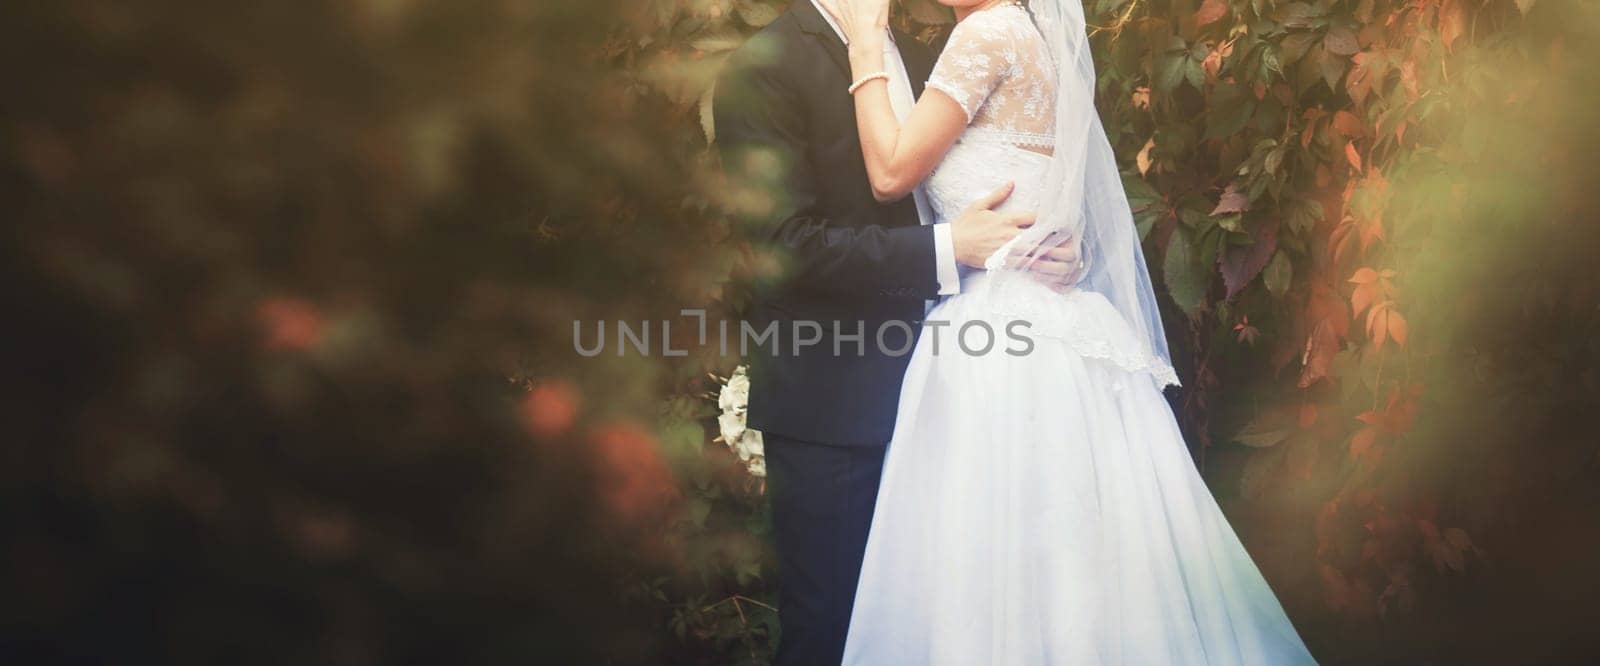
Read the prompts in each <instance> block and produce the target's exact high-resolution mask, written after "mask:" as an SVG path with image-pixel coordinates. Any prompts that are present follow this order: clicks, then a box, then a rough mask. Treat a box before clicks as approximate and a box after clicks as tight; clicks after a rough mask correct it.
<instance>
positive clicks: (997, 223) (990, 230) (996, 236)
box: [950, 183, 1033, 268]
mask: <svg viewBox="0 0 1600 666" xmlns="http://www.w3.org/2000/svg"><path fill="white" fill-rule="evenodd" d="M1014 189H1016V184H1014V183H1006V184H1005V185H1002V186H1000V188H999V189H996V190H995V191H993V192H990V193H989V194H986V195H984V196H983V197H982V198H980V199H978V200H977V201H975V202H973V203H972V205H971V206H968V207H967V209H966V210H964V211H961V216H960V217H957V218H956V220H955V221H954V222H951V223H950V240H951V244H952V245H954V246H955V253H956V262H958V263H960V264H963V265H966V266H971V267H973V268H983V262H985V261H987V260H988V259H989V255H992V254H994V253H995V251H997V250H999V249H1000V247H1001V246H1003V245H1005V244H1006V243H1007V242H1009V241H1010V240H1011V239H1012V238H1014V237H1016V235H1017V234H1019V233H1022V230H1023V229H1026V228H1028V227H1029V226H1031V225H1032V224H1033V212H1032V211H1029V212H1025V213H999V212H995V210H994V208H995V206H999V205H1000V203H1001V202H1003V201H1005V200H1006V197H1009V196H1011V191H1012V190H1014Z"/></svg>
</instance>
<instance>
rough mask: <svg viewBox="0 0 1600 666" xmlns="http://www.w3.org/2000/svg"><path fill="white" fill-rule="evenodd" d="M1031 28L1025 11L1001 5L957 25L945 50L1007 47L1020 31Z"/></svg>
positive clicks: (952, 30)
mask: <svg viewBox="0 0 1600 666" xmlns="http://www.w3.org/2000/svg"><path fill="white" fill-rule="evenodd" d="M1032 25H1033V24H1032V19H1030V18H1029V17H1028V10H1026V9H1023V8H1022V7H1020V6H1018V5H1012V4H1004V5H999V6H996V7H991V8H989V9H983V10H980V11H976V12H973V13H972V14H971V15H970V16H967V17H966V18H964V19H962V20H961V21H959V22H957V23H956V25H955V27H954V28H952V29H951V31H950V38H949V39H948V40H947V41H946V48H949V47H952V46H961V45H965V46H967V47H969V48H970V47H973V46H979V45H990V46H998V45H1003V44H1007V43H1010V42H1011V41H1013V40H1014V39H1015V38H1016V37H1017V35H1018V34H1019V31H1022V30H1026V29H1029V28H1031V26H1032Z"/></svg>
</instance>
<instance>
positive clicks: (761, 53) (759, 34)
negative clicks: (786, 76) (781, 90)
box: [723, 11, 804, 74]
mask: <svg viewBox="0 0 1600 666" xmlns="http://www.w3.org/2000/svg"><path fill="white" fill-rule="evenodd" d="M803 36H804V34H803V33H802V31H801V30H800V24H799V20H798V19H797V18H796V17H795V15H794V12H793V11H787V12H784V13H782V14H779V15H778V18H776V19H773V20H772V22H771V23H768V24H767V25H765V26H763V27H762V28H761V29H760V30H757V31H756V32H755V34H753V35H750V37H749V38H748V39H746V40H745V41H744V43H743V44H740V45H739V46H738V47H737V48H735V49H734V50H733V52H732V53H730V54H729V55H728V60H727V62H726V63H725V64H724V65H723V69H724V70H725V71H743V72H756V73H766V74H772V73H776V72H777V71H779V70H781V69H782V68H783V66H784V63H785V62H786V60H788V59H787V58H785V57H784V56H785V55H789V54H792V53H793V52H794V50H795V49H797V48H799V47H800V46H801V43H800V40H801V38H802V37H803Z"/></svg>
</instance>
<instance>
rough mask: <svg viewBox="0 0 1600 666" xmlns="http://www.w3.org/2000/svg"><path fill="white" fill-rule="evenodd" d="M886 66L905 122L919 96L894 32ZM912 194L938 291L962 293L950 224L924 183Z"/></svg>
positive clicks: (827, 16) (823, 10)
mask: <svg viewBox="0 0 1600 666" xmlns="http://www.w3.org/2000/svg"><path fill="white" fill-rule="evenodd" d="M811 4H812V5H813V6H815V7H816V8H817V12H818V13H820V14H822V19H823V20H825V21H827V22H828V26H829V27H831V28H833V33H834V34H835V35H838V36H839V41H841V42H844V43H845V45H847V46H848V45H849V44H850V39H849V38H848V37H845V35H844V31H843V30H841V29H840V28H839V23H838V22H837V21H835V20H834V19H833V13H832V12H830V11H829V10H828V8H827V7H824V6H822V3H821V2H819V1H818V0H811ZM883 69H884V71H887V72H888V73H889V80H888V81H887V83H888V84H889V106H890V108H892V109H894V115H895V116H896V117H898V118H899V119H900V122H902V123H903V122H905V120H906V117H907V116H910V115H911V107H912V106H915V105H916V99H915V97H914V96H913V95H912V93H911V75H910V74H907V73H906V63H905V61H904V60H902V59H901V58H900V49H898V48H896V47H895V44H894V33H893V32H890V33H889V38H888V39H886V40H884V42H883ZM911 196H912V198H913V199H915V200H916V202H917V218H918V219H919V220H921V222H922V223H923V224H932V225H933V260H934V264H935V267H934V272H935V275H937V276H938V279H939V295H940V296H949V295H952V294H959V293H961V271H960V269H958V268H957V266H956V246H955V241H954V240H953V239H952V238H951V236H950V225H949V224H934V216H933V208H932V207H931V206H930V205H929V204H928V196H927V195H926V194H923V192H922V186H921V185H918V186H917V187H916V189H913V190H911Z"/></svg>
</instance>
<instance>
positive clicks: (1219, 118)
mask: <svg viewBox="0 0 1600 666" xmlns="http://www.w3.org/2000/svg"><path fill="white" fill-rule="evenodd" d="M1208 102H1209V103H1208V105H1207V107H1208V108H1207V109H1206V137H1205V138H1207V139H1216V138H1221V137H1226V136H1230V135H1233V134H1235V133H1237V132H1238V131H1239V130H1242V129H1244V126H1245V125H1246V124H1249V122H1250V116H1251V115H1253V114H1254V113H1255V110H1256V98H1255V95H1254V94H1253V93H1251V92H1249V91H1247V90H1245V89H1244V88H1242V87H1240V86H1238V85H1235V84H1232V83H1224V84H1219V85H1218V86H1217V87H1216V88H1214V89H1213V90H1212V91H1211V99H1210V100H1208Z"/></svg>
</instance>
